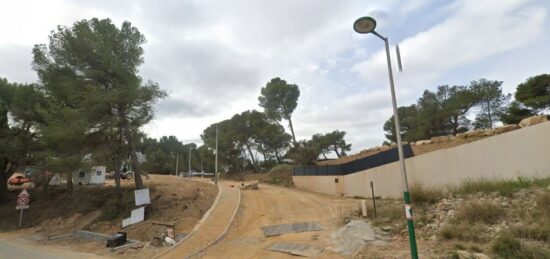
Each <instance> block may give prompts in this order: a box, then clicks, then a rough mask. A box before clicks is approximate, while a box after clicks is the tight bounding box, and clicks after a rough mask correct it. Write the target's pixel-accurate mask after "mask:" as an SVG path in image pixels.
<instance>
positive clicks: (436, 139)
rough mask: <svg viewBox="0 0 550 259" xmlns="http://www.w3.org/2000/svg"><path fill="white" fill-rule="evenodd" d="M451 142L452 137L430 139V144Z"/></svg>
mask: <svg viewBox="0 0 550 259" xmlns="http://www.w3.org/2000/svg"><path fill="white" fill-rule="evenodd" d="M451 140H453V135H448V136H438V137H433V138H431V139H430V142H432V143H437V142H445V141H451Z"/></svg>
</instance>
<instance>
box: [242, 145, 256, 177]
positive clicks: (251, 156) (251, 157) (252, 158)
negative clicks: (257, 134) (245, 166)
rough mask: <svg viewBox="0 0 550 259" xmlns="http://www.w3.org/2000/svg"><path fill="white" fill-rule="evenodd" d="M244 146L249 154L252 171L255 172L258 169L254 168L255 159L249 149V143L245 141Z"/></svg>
mask: <svg viewBox="0 0 550 259" xmlns="http://www.w3.org/2000/svg"><path fill="white" fill-rule="evenodd" d="M245 146H246V149H247V150H248V154H249V155H250V159H251V160H252V168H253V169H254V173H257V172H258V170H257V169H256V159H255V158H254V154H252V150H251V149H250V145H249V144H248V143H246V144H245Z"/></svg>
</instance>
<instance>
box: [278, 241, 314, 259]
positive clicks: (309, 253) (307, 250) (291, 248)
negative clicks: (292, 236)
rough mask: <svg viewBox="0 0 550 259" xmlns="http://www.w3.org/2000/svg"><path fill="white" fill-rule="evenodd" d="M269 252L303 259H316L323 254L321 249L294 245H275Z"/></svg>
mask: <svg viewBox="0 0 550 259" xmlns="http://www.w3.org/2000/svg"><path fill="white" fill-rule="evenodd" d="M269 250H271V251H276V252H281V253H287V254H291V255H298V256H303V257H316V256H318V255H319V254H320V253H321V252H323V249H322V248H317V247H313V246H309V245H304V244H296V243H275V244H273V245H272V246H271V247H270V248H269Z"/></svg>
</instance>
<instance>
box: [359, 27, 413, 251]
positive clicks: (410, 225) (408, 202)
mask: <svg viewBox="0 0 550 259" xmlns="http://www.w3.org/2000/svg"><path fill="white" fill-rule="evenodd" d="M353 29H354V30H355V31H356V32H357V33H361V34H367V33H372V34H374V35H376V36H377V37H378V38H380V39H382V40H383V41H384V45H385V47H386V59H387V63H388V75H389V78H390V90H391V100H392V105H393V121H394V123H395V136H396V137H397V151H398V153H399V164H400V168H401V179H402V181H403V199H404V201H405V216H406V218H407V228H408V230H409V242H410V246H411V257H412V258H413V259H417V258H418V251H417V247H416V236H415V233H414V222H413V218H412V209H411V197H410V195H409V185H408V182H407V170H406V168H405V158H404V155H403V144H402V141H401V132H400V130H399V129H400V126H399V115H398V112H397V101H396V99H395V87H394V83H393V72H392V68H391V59H390V47H389V42H388V38H387V37H384V36H382V35H380V34H379V33H378V32H376V31H375V30H374V29H376V20H374V19H373V18H371V17H361V18H359V19H357V20H356V21H355V23H354V24H353Z"/></svg>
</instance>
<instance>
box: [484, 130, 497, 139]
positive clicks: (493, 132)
mask: <svg viewBox="0 0 550 259" xmlns="http://www.w3.org/2000/svg"><path fill="white" fill-rule="evenodd" d="M493 135H496V133H495V131H494V130H493V129H486V130H485V136H487V137H488V136H493Z"/></svg>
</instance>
